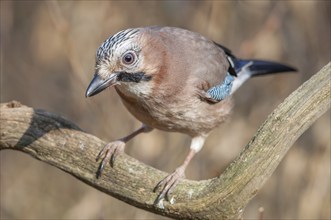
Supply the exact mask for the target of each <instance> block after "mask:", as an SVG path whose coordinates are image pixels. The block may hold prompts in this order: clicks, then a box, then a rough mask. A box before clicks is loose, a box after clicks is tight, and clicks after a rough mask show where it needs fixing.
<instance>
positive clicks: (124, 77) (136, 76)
mask: <svg viewBox="0 0 331 220" xmlns="http://www.w3.org/2000/svg"><path fill="white" fill-rule="evenodd" d="M151 79H152V77H151V76H146V75H145V73H144V72H137V73H128V72H120V73H119V74H118V75H117V81H120V82H135V83H139V82H141V81H146V82H147V81H149V80H151Z"/></svg>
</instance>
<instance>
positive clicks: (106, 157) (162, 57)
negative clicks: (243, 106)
mask: <svg viewBox="0 0 331 220" xmlns="http://www.w3.org/2000/svg"><path fill="white" fill-rule="evenodd" d="M295 71H297V70H296V69H295V68H294V67H291V66H289V65H284V64H281V63H278V62H273V61H265V60H257V59H239V58H237V57H236V56H234V55H233V54H232V52H231V51H230V50H229V49H227V48H226V47H225V46H222V45H221V44H218V43H216V42H214V41H212V40H210V39H209V38H207V37H205V36H203V35H201V34H199V33H196V32H193V31H190V30H187V29H183V28H178V27H166V26H165V27H163V26H148V27H137V28H129V29H125V30H122V31H119V32H118V33H116V34H114V35H112V36H110V37H109V38H107V39H106V40H105V41H104V42H103V43H102V44H101V46H100V47H99V48H98V49H97V52H96V63H95V73H94V76H93V79H92V80H91V82H90V84H89V86H88V87H87V90H86V93H85V96H86V97H91V96H94V95H96V94H98V93H100V92H102V91H104V90H105V89H106V88H109V87H114V88H115V90H116V92H117V94H118V95H119V97H120V99H121V100H122V103H123V104H124V106H125V107H126V109H127V110H128V111H129V112H130V113H131V114H132V115H133V116H134V117H135V118H136V119H138V120H139V121H140V122H141V123H142V126H141V127H140V128H139V129H137V130H135V131H134V132H132V133H130V134H129V135H127V136H125V137H123V138H120V139H118V140H115V141H113V142H110V143H108V144H106V145H105V146H104V147H103V149H102V150H101V151H100V153H99V154H98V155H97V157H96V160H97V161H100V160H101V162H100V164H99V167H98V170H97V173H96V175H97V178H99V177H100V176H101V174H102V171H103V169H104V167H105V165H106V164H107V163H108V162H109V163H110V165H111V166H113V165H114V161H115V159H116V157H117V156H118V155H120V154H122V153H124V149H125V145H126V143H127V142H128V141H129V140H131V139H132V138H134V137H135V136H137V135H139V134H141V133H148V132H150V131H152V130H153V129H159V130H162V131H167V132H179V133H183V134H186V135H189V136H190V137H191V144H190V150H189V153H188V154H187V156H186V158H185V159H184V161H183V163H182V164H181V165H180V166H178V167H177V169H175V170H174V172H172V173H171V174H169V175H167V176H166V177H165V178H164V179H162V180H160V182H159V183H158V184H157V185H156V186H155V189H154V192H158V193H159V194H158V196H157V198H156V200H155V203H156V204H158V203H159V202H160V201H162V200H164V199H166V200H168V201H169V199H170V196H171V195H172V193H173V190H174V189H175V187H176V185H177V184H178V183H179V181H180V180H181V179H183V178H185V169H186V168H187V166H188V164H189V163H190V161H191V159H192V158H193V157H194V155H196V154H197V153H198V152H199V151H200V150H201V148H202V147H203V145H204V142H205V140H206V138H207V137H208V135H209V133H210V132H211V131H212V130H213V129H215V128H216V127H218V126H219V125H220V124H222V123H223V122H224V121H226V119H227V118H228V117H229V115H230V114H231V111H232V109H233V102H234V101H233V98H232V95H233V93H234V92H236V91H237V90H238V88H239V87H240V86H241V85H242V84H243V83H245V82H246V81H247V80H248V79H249V78H252V77H255V76H262V75H268V74H273V73H283V72H295Z"/></svg>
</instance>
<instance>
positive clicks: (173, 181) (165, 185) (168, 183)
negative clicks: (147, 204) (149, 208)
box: [154, 167, 185, 205]
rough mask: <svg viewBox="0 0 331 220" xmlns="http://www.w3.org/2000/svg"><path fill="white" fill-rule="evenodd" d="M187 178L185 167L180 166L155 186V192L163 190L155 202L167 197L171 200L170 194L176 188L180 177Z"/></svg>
mask: <svg viewBox="0 0 331 220" xmlns="http://www.w3.org/2000/svg"><path fill="white" fill-rule="evenodd" d="M182 178H185V174H184V169H183V168H181V167H179V168H177V169H176V170H175V172H173V173H172V174H169V175H168V176H167V177H166V178H164V179H163V180H161V181H160V182H159V183H158V184H157V185H156V186H155V188H154V192H156V191H158V190H161V192H160V194H159V195H158V197H157V198H156V200H155V202H154V204H156V205H157V204H159V203H160V201H161V200H163V199H166V200H167V201H171V199H170V195H171V194H172V192H173V190H174V189H175V188H176V186H177V184H178V182H179V180H180V179H182Z"/></svg>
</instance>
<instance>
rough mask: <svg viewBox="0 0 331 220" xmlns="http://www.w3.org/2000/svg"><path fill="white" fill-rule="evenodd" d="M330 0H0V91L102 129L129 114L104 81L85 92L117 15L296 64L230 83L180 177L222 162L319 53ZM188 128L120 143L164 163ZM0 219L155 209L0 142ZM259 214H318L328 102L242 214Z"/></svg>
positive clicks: (131, 122) (175, 158) (324, 51)
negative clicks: (222, 109) (227, 115)
mask: <svg viewBox="0 0 331 220" xmlns="http://www.w3.org/2000/svg"><path fill="white" fill-rule="evenodd" d="M330 7H331V6H330V1H180V2H179V1H139V2H138V1H111V2H107V1H100V2H98V1H59V2H56V1H1V32H0V34H1V35H0V37H1V102H7V101H10V100H13V99H15V100H18V101H20V102H22V103H23V104H25V105H28V106H31V107H34V108H42V109H46V110H48V111H51V112H56V113H58V114H61V115H63V116H65V117H67V118H69V119H70V120H72V121H74V122H75V123H76V124H77V125H79V126H80V127H81V128H82V129H84V130H86V131H88V132H91V133H93V134H95V135H96V136H98V137H100V138H102V139H103V140H105V141H111V140H114V139H117V138H119V137H122V136H124V135H126V134H128V133H129V132H131V131H133V130H134V129H135V128H138V127H139V125H140V123H139V122H138V121H137V120H135V119H134V118H133V117H132V116H131V115H130V114H129V113H128V112H127V111H126V110H125V109H124V107H123V105H122V104H121V101H120V99H119V97H118V96H117V94H116V92H115V91H114V89H110V90H107V91H106V92H103V93H101V94H100V95H98V96H95V97H93V98H89V99H86V98H85V97H84V94H85V89H86V87H87V85H88V83H89V81H90V80H91V78H92V74H93V70H94V58H95V51H96V49H97V48H98V46H99V45H100V44H101V42H103V41H104V40H105V39H106V38H108V37H109V36H110V35H112V34H114V33H116V32H117V31H119V30H122V29H126V28H129V27H137V26H147V25H164V26H165V25H167V26H178V27H183V28H187V29H190V30H193V31H196V32H199V33H202V34H204V35H206V36H208V37H209V38H210V39H212V40H214V41H216V42H219V43H221V44H223V45H225V46H227V47H229V48H231V49H232V51H233V52H234V54H236V55H237V56H239V57H242V58H263V59H268V60H276V61H281V62H284V63H287V64H291V65H293V66H296V67H297V68H298V69H299V70H300V73H299V74H281V75H275V76H266V77H262V78H255V79H252V80H250V81H249V82H248V83H246V84H245V85H244V86H243V87H242V88H241V89H240V90H239V91H238V92H237V93H236V94H235V100H236V106H235V109H234V113H233V116H232V119H231V120H230V121H229V122H227V123H226V124H224V125H222V126H220V127H219V128H218V129H216V130H215V131H214V132H213V133H212V135H211V136H210V137H209V139H208V141H207V143H206V145H205V147H204V148H203V149H202V151H201V152H200V153H199V154H198V155H197V156H196V157H195V158H194V159H193V161H192V162H191V164H190V166H189V167H188V170H187V173H186V174H187V175H186V176H187V177H188V178H189V179H195V180H200V179H207V178H212V177H215V176H217V175H219V174H220V173H222V171H223V170H224V169H225V168H226V166H227V165H229V163H230V162H231V161H232V160H233V159H234V158H235V157H236V155H238V153H239V152H240V151H241V150H242V148H243V147H244V146H245V144H246V143H248V141H249V140H250V138H251V137H252V136H253V134H254V133H255V132H256V130H257V129H258V127H259V126H260V125H261V123H262V122H263V121H264V120H265V119H266V117H267V115H268V114H270V113H271V112H272V110H273V109H274V108H275V107H276V106H277V105H278V104H279V103H281V102H282V100H283V99H284V98H285V97H287V96H288V95H289V94H290V93H291V92H292V91H293V90H295V89H296V88H297V87H298V86H299V85H301V84H302V83H303V82H304V81H306V80H307V79H309V78H310V77H311V76H312V74H314V73H315V72H316V71H318V70H319V69H320V68H321V67H322V66H324V65H325V64H327V63H328V62H329V61H330V56H331V55H330V46H331V45H330V19H331V18H330ZM189 141H190V139H189V138H188V137H186V136H184V135H181V134H174V133H165V132H161V131H153V132H152V133H150V134H148V135H147V134H146V135H141V136H139V137H137V138H135V139H134V140H133V141H131V142H130V143H129V146H128V147H127V149H126V152H127V153H128V154H129V155H131V156H133V157H135V158H137V159H139V160H141V161H143V162H144V163H146V164H149V165H151V166H153V167H156V168H158V169H161V170H164V171H167V172H171V171H173V170H174V169H175V168H176V167H177V166H178V165H179V164H180V163H181V162H182V161H183V159H184V157H185V155H186V153H187V151H188V146H189ZM0 159H1V173H0V175H1V180H0V184H1V188H0V190H1V191H0V195H1V200H0V201H1V205H0V212H1V215H0V216H1V218H3V219H40V218H41V219H113V218H125V219H157V218H161V217H159V216H156V215H154V214H151V213H148V212H146V211H143V210H140V209H137V208H134V207H132V206H129V205H127V204H126V203H124V202H121V201H118V200H116V199H114V198H112V197H110V196H107V195H105V194H104V193H102V192H99V191H97V190H95V189H93V188H91V187H89V186H87V185H85V184H84V183H82V182H80V181H78V180H76V179H75V178H73V177H72V176H69V175H68V174H66V173H64V172H62V171H60V170H58V169H56V168H54V167H52V166H49V165H47V164H44V163H41V162H39V161H37V160H35V159H33V158H31V157H29V156H27V155H25V154H22V153H18V152H14V151H2V152H1V153H0ZM260 206H262V207H264V209H265V213H264V217H265V219H269V218H273V219H281V218H282V219H284V218H287V219H330V111H328V112H327V113H326V114H325V115H323V117H322V118H320V119H319V120H318V121H317V122H316V123H315V124H314V125H313V126H312V127H311V128H310V129H309V130H308V131H307V132H305V133H304V134H303V136H302V137H301V138H300V139H299V140H298V141H297V142H296V143H295V146H293V147H292V148H291V150H290V151H289V152H288V154H287V156H286V157H285V158H284V160H283V161H282V163H281V164H280V166H279V167H278V168H277V170H276V172H275V173H274V174H273V176H272V177H271V179H270V180H269V181H268V182H267V183H266V185H265V187H264V188H263V189H262V190H261V191H260V192H259V193H258V195H257V196H256V197H255V198H254V199H253V200H252V201H251V202H250V204H249V206H248V207H247V208H246V210H245V213H244V217H245V218H246V219H254V218H257V216H258V208H259V207H260Z"/></svg>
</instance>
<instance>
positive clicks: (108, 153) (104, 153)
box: [96, 140, 125, 178]
mask: <svg viewBox="0 0 331 220" xmlns="http://www.w3.org/2000/svg"><path fill="white" fill-rule="evenodd" d="M124 148H125V142H123V141H121V140H119V141H114V142H110V143H108V144H106V145H105V146H104V147H103V148H102V150H101V151H100V152H99V154H98V156H97V157H96V161H99V160H100V159H101V158H102V157H103V158H102V161H101V163H100V165H99V168H98V171H97V174H96V176H97V178H99V177H100V176H101V174H102V171H103V169H104V168H105V165H106V164H107V162H108V161H109V162H110V165H111V166H112V167H113V166H114V162H115V159H116V157H117V156H118V155H119V154H121V153H123V152H124Z"/></svg>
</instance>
